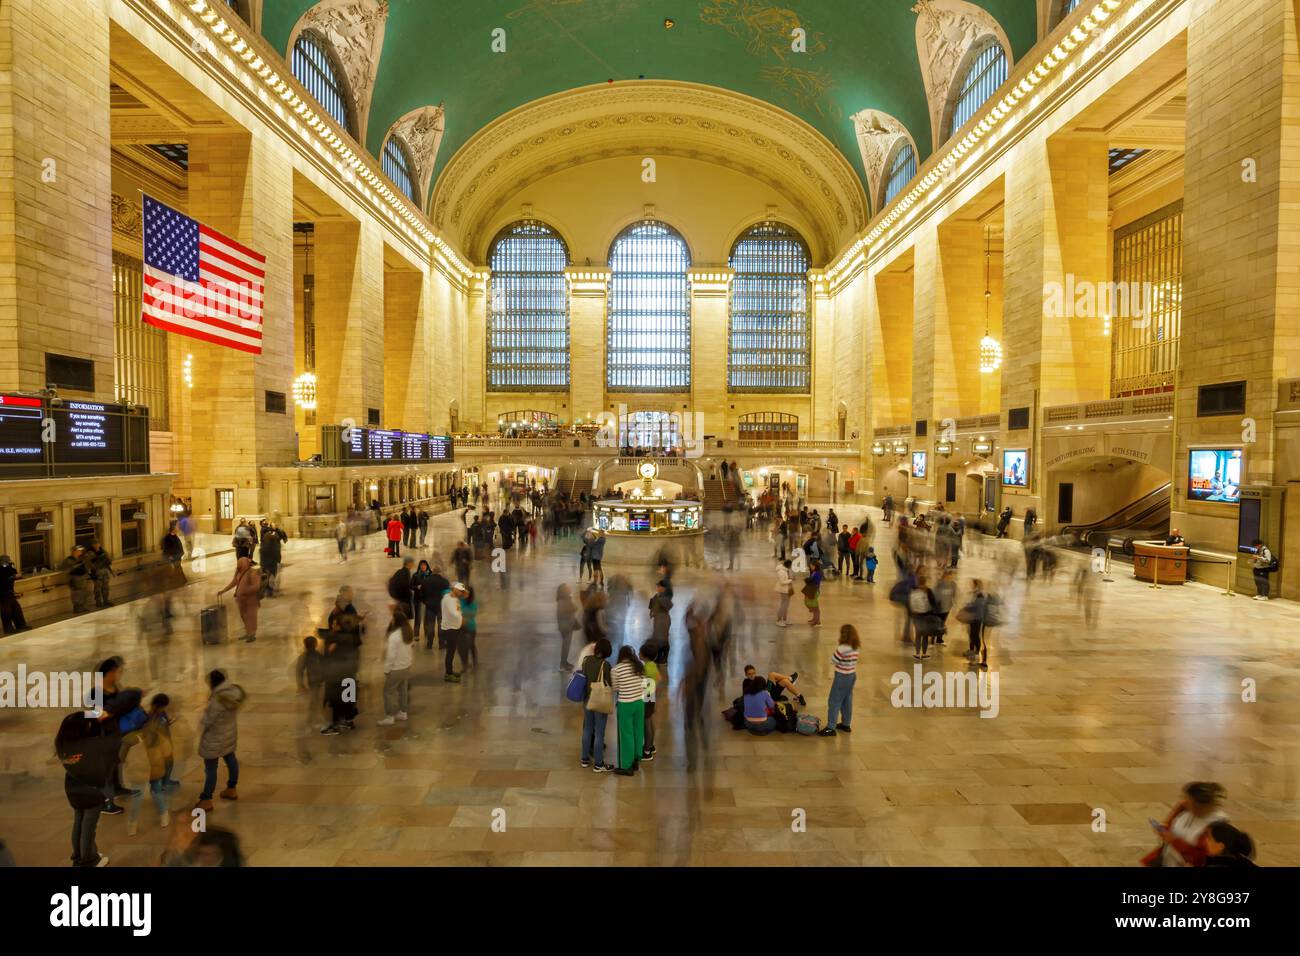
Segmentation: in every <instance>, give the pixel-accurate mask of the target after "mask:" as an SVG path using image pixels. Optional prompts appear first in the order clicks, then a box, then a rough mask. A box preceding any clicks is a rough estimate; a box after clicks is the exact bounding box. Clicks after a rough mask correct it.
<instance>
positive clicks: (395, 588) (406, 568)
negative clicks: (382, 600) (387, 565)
mask: <svg viewBox="0 0 1300 956" xmlns="http://www.w3.org/2000/svg"><path fill="white" fill-rule="evenodd" d="M414 567H415V558H403V559H402V566H401V567H400V568H398V569H397V570H396V571H394V572H393V576H392V577H391V578H389V579H388V596H389V597H391V598H392V599H393V600H394V601H396V602H397V606H398V608H400V609H401V611H402V613H403V614H405V615H406V618H407V620H413V619H414V618H415V606H414V603H413V597H412V596H413V594H414V591H413V589H412V587H411V570H412V569H413V568H414Z"/></svg>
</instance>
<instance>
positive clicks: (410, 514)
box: [402, 508, 420, 548]
mask: <svg viewBox="0 0 1300 956" xmlns="http://www.w3.org/2000/svg"><path fill="white" fill-rule="evenodd" d="M419 523H420V521H419V519H418V518H416V516H415V509H414V508H403V509H402V544H403V545H404V546H406V547H408V548H414V547H415V529H416V527H418V525H419Z"/></svg>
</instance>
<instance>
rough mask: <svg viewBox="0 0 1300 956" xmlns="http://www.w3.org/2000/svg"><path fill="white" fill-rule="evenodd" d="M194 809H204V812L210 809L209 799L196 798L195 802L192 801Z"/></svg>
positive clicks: (210, 802)
mask: <svg viewBox="0 0 1300 956" xmlns="http://www.w3.org/2000/svg"><path fill="white" fill-rule="evenodd" d="M194 809H195V810H203V811H205V812H207V811H210V810H211V809H212V801H211V800H203V799H201V798H200V799H199V800H196V801H195V803H194Z"/></svg>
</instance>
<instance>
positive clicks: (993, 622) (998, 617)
mask: <svg viewBox="0 0 1300 956" xmlns="http://www.w3.org/2000/svg"><path fill="white" fill-rule="evenodd" d="M1001 623H1002V602H1001V601H999V600H998V599H997V598H996V597H994V596H993V595H992V594H990V595H989V596H988V597H987V598H986V599H985V601H984V626H985V627H997V626H998V625H999V624H1001Z"/></svg>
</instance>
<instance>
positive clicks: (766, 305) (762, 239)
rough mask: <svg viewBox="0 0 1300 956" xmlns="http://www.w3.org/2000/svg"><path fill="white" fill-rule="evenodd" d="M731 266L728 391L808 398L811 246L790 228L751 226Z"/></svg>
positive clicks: (739, 242) (776, 224)
mask: <svg viewBox="0 0 1300 956" xmlns="http://www.w3.org/2000/svg"><path fill="white" fill-rule="evenodd" d="M727 262H728V265H730V266H731V268H732V270H733V271H734V277H733V278H732V281H731V308H730V311H729V313H728V323H729V328H728V342H727V346H728V347H727V387H728V389H729V390H731V391H733V392H793V393H803V392H807V391H808V388H809V385H810V384H811V381H812V335H811V332H810V329H809V324H808V265H809V263H808V244H807V243H806V242H804V239H803V237H802V236H800V235H799V234H798V233H797V232H795V231H794V230H793V229H791V228H790V227H789V226H786V225H782V224H781V223H779V222H763V223H759V224H758V225H755V226H751V227H750V228H749V229H746V230H745V232H744V233H742V234H741V236H740V237H739V238H738V239H737V240H736V242H735V244H734V245H733V246H732V247H731V255H730V257H729V258H728V261H727Z"/></svg>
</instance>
